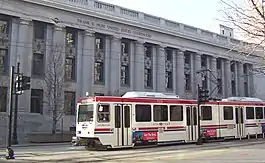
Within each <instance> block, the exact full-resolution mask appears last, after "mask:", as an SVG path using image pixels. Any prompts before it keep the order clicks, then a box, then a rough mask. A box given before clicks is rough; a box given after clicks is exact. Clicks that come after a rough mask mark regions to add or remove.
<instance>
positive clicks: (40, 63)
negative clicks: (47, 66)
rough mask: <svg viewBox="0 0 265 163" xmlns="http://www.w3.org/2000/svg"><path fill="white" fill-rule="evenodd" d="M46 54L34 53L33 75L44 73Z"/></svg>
mask: <svg viewBox="0 0 265 163" xmlns="http://www.w3.org/2000/svg"><path fill="white" fill-rule="evenodd" d="M43 68H44V56H43V54H33V65H32V75H35V76H42V75H44V69H43Z"/></svg>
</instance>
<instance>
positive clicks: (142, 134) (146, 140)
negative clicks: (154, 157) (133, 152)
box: [133, 131, 158, 145]
mask: <svg viewBox="0 0 265 163" xmlns="http://www.w3.org/2000/svg"><path fill="white" fill-rule="evenodd" d="M157 138H158V135H157V132H146V131H135V132H134V133H133V142H134V143H135V144H138V145H140V144H153V143H156V142H157Z"/></svg>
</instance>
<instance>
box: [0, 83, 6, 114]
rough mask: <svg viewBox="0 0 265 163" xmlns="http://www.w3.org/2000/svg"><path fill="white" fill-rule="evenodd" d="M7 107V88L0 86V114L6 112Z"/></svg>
mask: <svg viewBox="0 0 265 163" xmlns="http://www.w3.org/2000/svg"><path fill="white" fill-rule="evenodd" d="M6 107H7V87H1V86H0V112H6Z"/></svg>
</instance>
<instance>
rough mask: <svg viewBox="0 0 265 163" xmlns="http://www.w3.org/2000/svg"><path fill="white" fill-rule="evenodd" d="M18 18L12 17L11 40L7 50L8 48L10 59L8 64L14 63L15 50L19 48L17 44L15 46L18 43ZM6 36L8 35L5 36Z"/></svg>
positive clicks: (15, 60) (15, 59)
mask: <svg viewBox="0 0 265 163" xmlns="http://www.w3.org/2000/svg"><path fill="white" fill-rule="evenodd" d="M19 26H20V24H19V19H17V18H12V26H11V27H12V28H11V30H12V31H11V38H10V39H11V40H9V41H10V47H9V50H10V53H9V54H10V57H9V59H10V61H9V66H11V65H15V64H16V62H17V55H18V54H17V50H19V48H20V47H19V46H17V44H19V42H18V40H19V33H18V31H19ZM7 37H8V36H7Z"/></svg>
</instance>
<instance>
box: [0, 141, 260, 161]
mask: <svg viewBox="0 0 265 163" xmlns="http://www.w3.org/2000/svg"><path fill="white" fill-rule="evenodd" d="M14 150H15V155H16V159H15V160H9V161H7V162H29V163H30V162H49V163H53V162H67V163H68V162H75V163H76V162H84V163H85V162H109V163H111V162H126V163H129V162H174V163H175V162H181V163H182V162H183V163H208V162H209V163H230V162H233V163H257V162H265V161H263V160H265V140H258V141H256V140H251V141H248V140H244V141H241V142H240V141H230V142H216V143H207V144H204V145H202V146H196V145H195V144H189V145H173V146H164V147H154V148H140V149H122V150H110V151H87V150H85V149H84V148H83V147H72V146H70V145H68V144H60V145H53V146H31V147H14ZM4 154H5V151H4V150H1V151H0V155H1V156H4ZM4 161H5V160H4V159H3V160H0V162H4Z"/></svg>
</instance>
